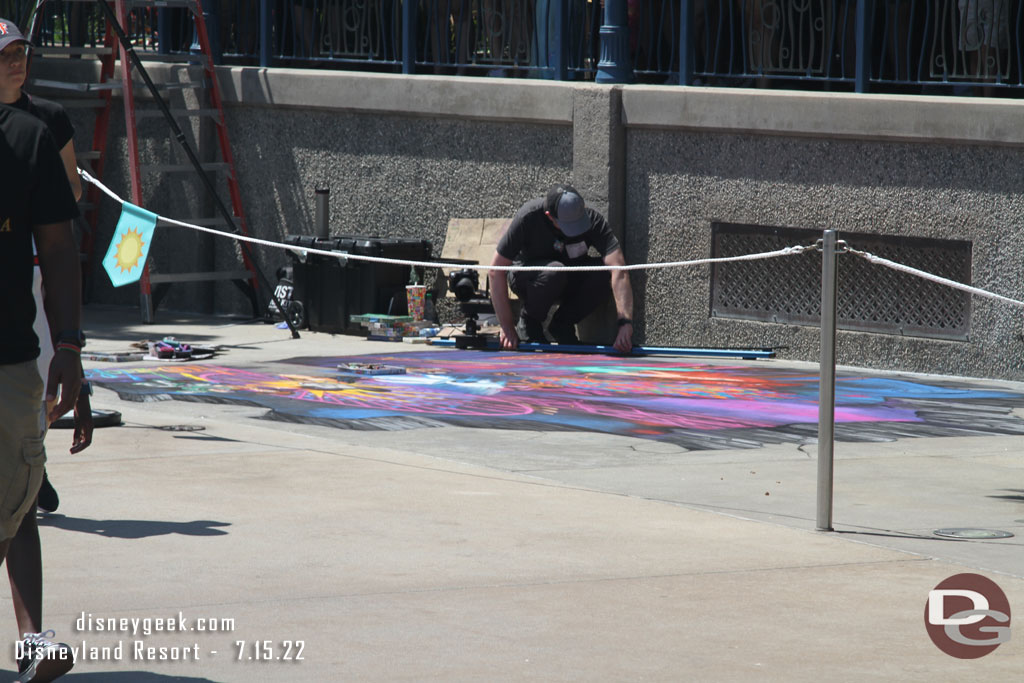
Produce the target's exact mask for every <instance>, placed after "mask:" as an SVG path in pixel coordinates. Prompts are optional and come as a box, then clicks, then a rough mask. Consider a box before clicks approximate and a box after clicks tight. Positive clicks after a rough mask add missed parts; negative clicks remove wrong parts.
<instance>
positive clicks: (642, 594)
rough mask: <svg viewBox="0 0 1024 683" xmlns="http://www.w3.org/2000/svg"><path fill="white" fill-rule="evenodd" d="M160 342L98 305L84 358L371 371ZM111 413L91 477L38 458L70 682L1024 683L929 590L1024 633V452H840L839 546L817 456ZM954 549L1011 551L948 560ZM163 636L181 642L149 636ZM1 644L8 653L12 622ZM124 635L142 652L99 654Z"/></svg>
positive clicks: (296, 348) (207, 411)
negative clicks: (962, 638)
mask: <svg viewBox="0 0 1024 683" xmlns="http://www.w3.org/2000/svg"><path fill="white" fill-rule="evenodd" d="M158 320H159V322H158V324H156V325H149V326H143V325H141V324H138V322H137V321H138V313H137V311H134V310H124V309H112V308H95V309H89V310H87V312H86V321H87V333H88V336H89V339H90V342H89V350H91V351H104V350H106V351H120V350H124V349H125V348H126V347H127V344H128V343H129V342H131V341H136V340H139V339H143V338H150V339H152V338H159V337H161V336H163V335H166V334H172V335H174V336H176V337H178V338H179V339H183V340H190V341H196V342H200V341H202V342H207V343H210V344H219V345H224V350H223V353H222V355H221V356H220V357H218V358H217V359H216V362H217V364H220V365H228V366H232V367H240V368H263V367H269V366H273V367H275V368H278V367H281V366H280V361H282V360H284V359H287V358H292V357H298V356H340V355H357V354H363V353H381V352H382V348H381V347H382V344H381V343H372V342H366V341H364V340H360V339H357V338H353V337H345V336H330V335H325V334H318V333H312V332H308V331H304V332H303V333H302V338H301V339H299V340H292V339H290V338H289V335H288V332H287V331H282V330H277V329H275V328H274V327H272V326H268V325H262V324H233V323H231V322H230V321H225V320H217V319H211V318H205V319H203V318H196V317H189V318H179V319H175V318H174V317H172V316H171V315H170V314H163V313H162V314H160V315H158ZM399 346H401V347H402V348H401V349H398V348H397V347H399ZM421 348H422V347H414V346H408V347H406V346H405V345H394V344H392V345H387V346H386V348H385V349H384V350H383V352H394V351H396V350H407V351H408V352H410V353H416V352H417V351H419V350H420V349H421ZM767 363H768V364H769V365H768V366H770V364H782V365H789V364H787V363H786V362H785V361H768V362H767ZM86 365H87V367H109V364H103V363H98V362H94V361H90V362H88V363H86ZM802 367H809V366H802ZM303 371H304V372H308V371H309V369H308V368H305V369H304V370H303ZM991 384H992V385H993V386H1000V387H1007V388H1012V389H1013V390H1015V391H1020V390H1021V385H1019V384H1018V385H1014V384H1011V383H991ZM94 406H95V407H97V408H105V409H116V410H119V411H121V412H122V413H123V416H124V425H123V426H121V427H113V428H106V429H100V430H97V432H96V436H95V442H94V445H93V446H92V447H91V448H90V449H89V450H87V451H86V452H84V453H83V454H81V455H78V456H70V455H68V454H67V452H66V443H65V442H67V443H70V433H69V432H68V431H63V430H53V431H52V432H51V434H50V436H49V437H48V440H47V447H48V451H49V454H50V461H49V464H48V469H49V471H50V475H51V479H52V480H53V481H54V484H55V485H56V486H57V488H58V490H59V492H60V494H61V507H60V509H59V510H58V513H57V514H54V515H50V516H48V517H46V518H45V519H44V520H43V521H42V524H43V528H42V536H43V543H44V566H45V570H46V601H45V621H46V624H45V625H46V627H47V628H52V629H54V630H56V631H57V634H58V638H59V639H60V640H63V641H64V642H67V643H69V644H70V645H73V646H75V647H78V648H80V649H81V651H82V653H83V659H85V658H88V657H93V656H94V657H93V659H95V661H81V662H79V663H78V664H77V666H76V667H75V669H74V671H73V672H72V674H70V675H69V676H68V677H67V678H66V680H69V681H76V680H78V681H82V682H88V681H96V682H99V681H104V682H106V681H112V682H114V683H136V682H140V683H161V682H163V681H190V682H199V681H218V682H221V681H224V682H233V681H246V682H250V681H272V680H273V681H282V680H284V681H402V680H405V681H425V680H439V681H521V680H537V681H640V680H649V681H690V680H695V681H733V680H748V679H749V680H755V679H756V680H768V681H774V680H780V681H781V680H785V681H801V680H814V681H818V680H822V679H831V680H837V681H859V680H866V679H872V680H901V681H902V680H907V681H936V680H939V681H942V680H950V681H952V680H964V679H967V678H973V679H977V680H986V681H1003V680H1005V681H1010V680H1019V678H1020V672H1021V671H1024V636H1022V635H1020V633H1021V631H1020V630H1019V629H1015V630H1014V632H1013V638H1012V640H1011V641H1010V642H1009V643H1006V644H1004V645H1002V646H1000V647H999V648H998V649H997V650H996V651H995V652H993V653H992V654H990V655H988V656H985V657H983V658H981V659H976V660H960V659H956V658H954V657H951V656H949V655H946V654H944V653H943V652H941V651H940V650H939V649H938V648H937V647H936V646H935V645H934V644H933V643H932V642H931V641H930V640H929V638H928V635H927V633H926V631H925V627H924V618H923V615H924V609H925V602H926V600H927V598H928V591H929V590H931V589H932V588H934V587H935V586H936V584H938V583H939V582H940V581H942V580H943V579H945V578H947V577H949V576H952V575H954V574H959V573H963V572H974V573H980V574H983V575H985V576H988V577H989V578H991V579H993V580H995V581H996V582H997V583H998V584H999V586H1000V587H1001V588H1002V589H1003V590H1004V591H1005V592H1006V594H1007V596H1008V598H1009V602H1010V605H1011V607H1014V608H1018V609H1020V608H1024V549H1022V538H1024V494H1022V490H1024V482H1022V477H1021V476H1020V475H1021V474H1022V468H1024V464H1022V460H1021V458H1020V455H1019V448H1020V437H1011V436H1005V437H1004V436H984V437H969V438H962V437H961V438H956V437H947V438H923V439H901V440H898V441H894V442H890V443H868V444H859V443H854V444H850V443H840V444H838V445H837V448H836V457H837V464H836V485H835V491H836V497H835V501H836V504H835V513H834V521H835V527H836V531H835V532H834V533H823V532H817V531H814V514H815V497H814V496H815V472H816V461H815V451H814V449H813V448H808V447H807V446H806V445H803V446H801V445H799V444H788V445H777V446H771V445H770V446H765V447H763V448H758V449H748V450H733V451H727V450H726V451H723V450H719V451H694V452H688V451H685V450H683V449H681V448H679V447H676V446H673V445H671V444H665V443H658V442H653V441H647V440H643V439H633V438H627V437H619V436H609V435H604V434H586V433H583V434H581V433H576V432H540V431H536V432H523V431H509V430H497V429H469V428H456V427H440V428H431V429H411V430H404V431H399V432H373V431H356V430H341V429H333V428H329V427H323V426H315V425H304V424H289V423H281V422H271V421H265V420H259V419H255V418H257V417H258V416H259V415H262V414H263V413H264V412H265V410H264V409H258V408H251V407H244V406H234V405H215V404H210V403H185V402H180V401H159V402H148V403H132V402H125V401H121V400H120V399H118V398H117V396H116V394H114V393H113V392H111V391H109V390H105V389H99V390H97V393H96V395H95V397H94ZM160 427H173V428H174V429H175V430H174V431H170V430H167V429H161V428H160ZM197 428H201V429H197ZM183 429H197V430H196V431H182V430H183ZM1015 475H1016V476H1015ZM944 527H984V528H993V529H1000V530H1006V531H1010V532H1013V533H1016V534H1017V536H1015V537H1013V538H1009V539H1000V540H990V541H974V540H970V541H957V540H946V539H940V538H939V537H936V536H934V534H933V533H932V532H933V530H935V529H938V528H944ZM83 613H84V615H85V616H83ZM89 615H91V616H89ZM162 617H173V619H171V620H170V622H171V623H174V624H175V625H176V626H177V625H178V624H180V623H181V620H182V619H183V620H184V623H185V624H186V629H187V630H186V631H185V632H183V633H179V632H177V631H175V632H162V631H160V632H158V630H157V629H156V626H157V624H156V621H155V620H156V619H158V618H162ZM0 618H2V619H4V620H5V623H6V624H7V629H8V632H9V633H10V634H11V635H12V637H13V636H14V635H15V628H14V621H13V615H12V614H11V613H10V612H9V611H6V612H3V613H0ZM122 618H123V619H126V620H127V621H126V622H125V624H126V625H127V627H128V628H126V629H123V630H118V631H115V632H109V631H100V630H99V628H98V626H100V625H104V626H107V625H110V626H121V625H122V624H121V623H120V622H116V621H115V622H113V623H110V622H111V620H116V619H122ZM132 618H136V619H139V620H141V621H138V622H136V623H135V624H133V623H132V622H131V621H130V619H132ZM90 619H91V620H92V621H90ZM147 619H148V620H149V621H148V622H146V620H147ZM200 619H206V620H208V621H206V622H200V621H199V620H200ZM101 621H102V622H103V623H102V624H101V623H100V622H101ZM146 623H148V624H149V626H150V627H151V628H149V629H148V630H149V631H150V633H148V634H147V633H145V632H144V630H145V629H144V627H145V625H146ZM167 625H169V624H162V626H165V627H166V626H167ZM78 626H84V627H85V628H77V627H78ZM204 626H205V627H207V628H206V630H204V629H203V628H202V627H204ZM193 629H194V630H193ZM211 629H212V630H211ZM83 641H84V645H83ZM136 641H139V642H138V644H137V643H136ZM118 645H121V649H120V650H117V646H118ZM93 648H98V649H93ZM103 648H107V649H106V650H104V649H103ZM149 648H152V649H149ZM160 648H166V649H164V650H161V649H160ZM300 650H301V652H300ZM300 654H301V657H302V660H301V661H289V660H291V659H294V658H295V657H296V656H297V655H300ZM161 656H164V657H173V656H177V657H179V658H185V659H186V661H167V660H163V659H160V657H161ZM267 656H269V657H270V661H264V660H265V657H267ZM7 666H8V670H10V666H11V665H10V663H8V665H7ZM0 680H2V678H0Z"/></svg>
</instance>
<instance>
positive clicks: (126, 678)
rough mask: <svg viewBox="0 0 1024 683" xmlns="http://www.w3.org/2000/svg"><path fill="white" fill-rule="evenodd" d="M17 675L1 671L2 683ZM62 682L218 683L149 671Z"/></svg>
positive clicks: (86, 676)
mask: <svg viewBox="0 0 1024 683" xmlns="http://www.w3.org/2000/svg"><path fill="white" fill-rule="evenodd" d="M15 680H17V674H15V673H13V672H9V671H0V683H12V682H13V681H15ZM60 680H62V681H79V683H217V681H214V680H211V679H209V678H195V677H193V676H163V675H161V674H154V673H149V672H147V671H95V672H89V673H80V674H76V673H75V672H74V671H72V672H71V673H68V674H65V675H64V676H62V677H61V679H60Z"/></svg>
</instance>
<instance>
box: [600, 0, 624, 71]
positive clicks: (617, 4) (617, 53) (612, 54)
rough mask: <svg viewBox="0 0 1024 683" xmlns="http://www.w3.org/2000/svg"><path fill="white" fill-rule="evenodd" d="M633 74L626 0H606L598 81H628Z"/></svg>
mask: <svg viewBox="0 0 1024 683" xmlns="http://www.w3.org/2000/svg"><path fill="white" fill-rule="evenodd" d="M632 75H633V69H632V67H631V66H630V63H629V14H628V10H627V6H626V0H606V2H605V5H604V25H603V26H601V61H600V62H598V64H597V78H596V79H595V80H597V82H598V83H628V82H629V81H630V80H631V78H632Z"/></svg>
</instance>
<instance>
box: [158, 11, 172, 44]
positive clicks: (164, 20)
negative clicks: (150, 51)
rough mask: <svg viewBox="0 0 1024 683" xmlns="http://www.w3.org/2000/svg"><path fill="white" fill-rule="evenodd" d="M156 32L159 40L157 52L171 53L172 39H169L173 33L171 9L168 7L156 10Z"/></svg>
mask: <svg viewBox="0 0 1024 683" xmlns="http://www.w3.org/2000/svg"><path fill="white" fill-rule="evenodd" d="M156 33H157V37H158V40H159V43H158V44H157V48H156V51H157V53H158V54H162V55H169V54H171V41H170V40H169V36H170V35H171V17H170V10H168V9H167V8H166V7H161V8H160V9H158V10H157V11H156Z"/></svg>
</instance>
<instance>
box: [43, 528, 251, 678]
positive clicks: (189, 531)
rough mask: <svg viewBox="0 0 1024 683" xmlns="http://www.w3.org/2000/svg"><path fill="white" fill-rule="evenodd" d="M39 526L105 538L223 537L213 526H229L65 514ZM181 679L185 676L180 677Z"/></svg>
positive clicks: (219, 530)
mask: <svg viewBox="0 0 1024 683" xmlns="http://www.w3.org/2000/svg"><path fill="white" fill-rule="evenodd" d="M39 526H49V527H55V528H57V529H64V530H65V531H79V532H82V533H86V534H96V535H97V536H107V537H108V538H148V537H150V536H164V535H166V534H181V535H182V536H224V535H226V534H227V533H228V532H226V531H222V530H221V529H217V528H214V527H224V526H231V524H230V523H229V522H214V521H211V520H208V519H201V520H196V521H194V522H160V521H154V520H145V519H87V518H84V517H65V516H64V515H41V516H40V517H39ZM183 680H184V679H183Z"/></svg>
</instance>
